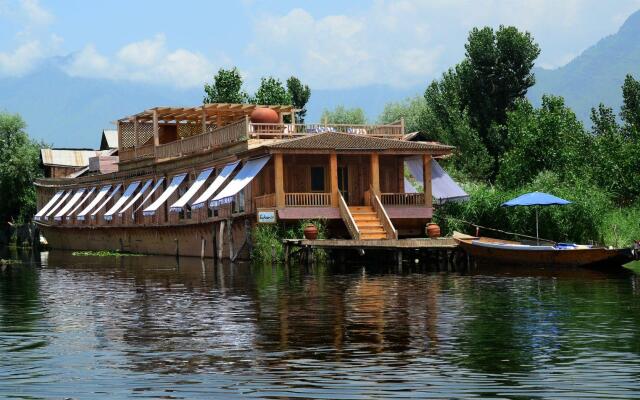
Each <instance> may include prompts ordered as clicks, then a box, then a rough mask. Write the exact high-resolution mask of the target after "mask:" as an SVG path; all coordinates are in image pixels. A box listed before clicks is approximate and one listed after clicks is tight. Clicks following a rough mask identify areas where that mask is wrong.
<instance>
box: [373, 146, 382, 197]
mask: <svg viewBox="0 0 640 400" xmlns="http://www.w3.org/2000/svg"><path fill="white" fill-rule="evenodd" d="M371 186H372V187H373V191H374V192H375V193H372V194H379V193H380V159H379V158H378V153H371Z"/></svg>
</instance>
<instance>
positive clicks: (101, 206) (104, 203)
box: [91, 183, 122, 218]
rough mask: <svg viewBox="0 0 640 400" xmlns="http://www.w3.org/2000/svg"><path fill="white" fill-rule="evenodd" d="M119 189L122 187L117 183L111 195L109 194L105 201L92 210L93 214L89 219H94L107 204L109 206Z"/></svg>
mask: <svg viewBox="0 0 640 400" xmlns="http://www.w3.org/2000/svg"><path fill="white" fill-rule="evenodd" d="M121 187H122V183H118V184H117V185H116V187H114V188H113V190H112V191H111V194H109V197H107V199H106V200H105V201H103V202H102V203H101V204H100V205H99V206H98V207H96V209H95V210H93V212H92V213H91V217H92V218H94V217H95V216H96V215H97V214H98V213H99V212H100V211H102V209H103V208H105V207H106V206H107V204H109V202H110V201H111V199H113V197H114V196H115V195H116V194H118V192H119V191H120V188H121Z"/></svg>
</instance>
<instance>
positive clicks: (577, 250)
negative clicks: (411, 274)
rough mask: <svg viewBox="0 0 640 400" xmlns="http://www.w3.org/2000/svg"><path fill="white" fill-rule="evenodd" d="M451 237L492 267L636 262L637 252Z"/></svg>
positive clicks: (473, 255)
mask: <svg viewBox="0 0 640 400" xmlns="http://www.w3.org/2000/svg"><path fill="white" fill-rule="evenodd" d="M453 238H454V239H455V241H456V242H457V243H458V244H459V245H460V247H461V248H462V249H463V250H464V251H465V252H466V253H467V254H468V255H470V256H471V257H473V258H475V259H479V260H483V261H486V262H490V263H494V264H511V265H519V264H525V265H545V266H564V267H585V266H589V267H598V266H620V265H623V264H625V263H627V262H629V261H633V260H634V259H636V255H637V254H638V251H637V249H634V248H626V249H614V248H607V247H598V246H590V245H576V244H568V243H556V244H544V245H528V244H524V243H520V242H514V241H508V240H501V239H493V238H488V237H475V236H469V235H465V234H463V233H460V232H455V233H454V234H453Z"/></svg>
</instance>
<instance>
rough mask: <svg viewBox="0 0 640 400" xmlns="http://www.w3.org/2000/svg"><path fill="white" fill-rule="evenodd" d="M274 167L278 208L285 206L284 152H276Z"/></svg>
mask: <svg viewBox="0 0 640 400" xmlns="http://www.w3.org/2000/svg"><path fill="white" fill-rule="evenodd" d="M273 167H274V172H275V173H274V175H275V181H276V182H275V184H276V208H284V206H285V204H284V167H283V155H282V153H276V154H274V157H273Z"/></svg>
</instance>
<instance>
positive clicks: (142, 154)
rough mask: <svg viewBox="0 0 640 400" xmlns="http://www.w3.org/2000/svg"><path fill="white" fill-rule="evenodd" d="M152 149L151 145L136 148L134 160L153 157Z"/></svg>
mask: <svg viewBox="0 0 640 400" xmlns="http://www.w3.org/2000/svg"><path fill="white" fill-rule="evenodd" d="M154 150H155V149H154V147H153V143H151V144H147V145H144V146H142V147H138V148H137V149H136V158H150V157H154V155H155V153H154Z"/></svg>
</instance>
